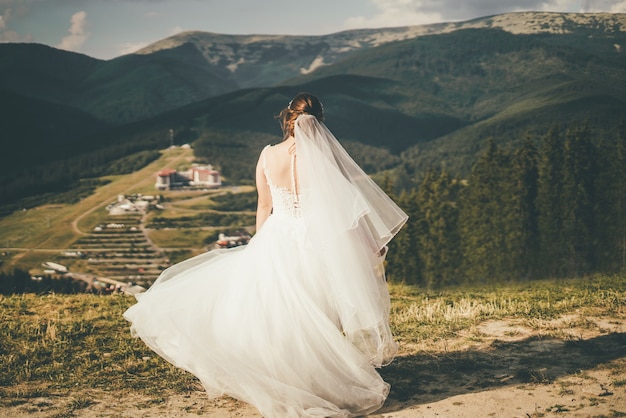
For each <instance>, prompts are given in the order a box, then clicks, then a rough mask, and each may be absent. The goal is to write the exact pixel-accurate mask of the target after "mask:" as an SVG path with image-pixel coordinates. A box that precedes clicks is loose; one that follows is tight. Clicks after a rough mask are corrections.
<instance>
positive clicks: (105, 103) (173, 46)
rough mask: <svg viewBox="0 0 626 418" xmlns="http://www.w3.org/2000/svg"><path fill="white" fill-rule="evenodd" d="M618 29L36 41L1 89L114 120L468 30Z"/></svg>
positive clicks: (571, 24)
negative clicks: (75, 44) (123, 42)
mask: <svg viewBox="0 0 626 418" xmlns="http://www.w3.org/2000/svg"><path fill="white" fill-rule="evenodd" d="M625 27H626V15H624V14H561V13H531V12H527V13H510V14H504V15H498V16H490V17H485V18H481V19H475V20H472V21H468V22H454V23H441V24H432V25H420V26H408V27H399V28H382V29H362V30H349V31H343V32H339V33H335V34H330V35H321V36H287V35H223V34H214V33H207V32H184V33H180V34H177V35H174V36H172V37H169V38H166V39H163V40H161V41H158V42H156V43H154V44H152V45H150V46H148V47H146V48H144V49H142V50H140V51H138V52H137V53H134V54H129V55H125V56H121V57H118V58H115V59H112V60H108V61H103V60H97V59H94V58H90V57H87V56H85V55H82V54H75V53H71V52H67V51H61V50H57V49H54V48H51V47H46V46H43V45H37V44H0V88H3V89H6V90H9V91H12V92H14V93H16V94H19V95H24V96H30V97H35V98H38V99H42V100H46V101H50V102H54V103H59V104H63V105H67V106H72V107H76V108H78V109H81V110H85V111H87V112H89V113H91V114H92V115H93V116H95V117H97V118H99V119H102V120H103V121H106V122H108V123H112V124H118V125H121V124H125V123H130V122H134V121H138V120H141V119H146V118H150V117H152V116H155V115H158V114H160V113H163V112H166V111H169V110H173V109H175V108H177V107H180V106H184V105H186V104H190V103H193V102H197V101H200V100H203V99H207V98H209V97H215V96H218V95H220V94H224V93H228V92H231V91H236V90H238V89H242V88H254V87H270V86H274V85H277V84H280V83H283V82H285V81H286V80H289V79H293V78H295V77H299V76H302V75H306V74H311V73H313V72H317V70H318V69H321V68H324V67H328V66H334V64H336V63H339V62H341V61H343V60H345V59H347V58H349V57H350V56H352V55H353V54H354V53H356V52H359V51H364V50H369V49H377V47H380V46H382V45H386V44H390V43H396V42H398V41H403V40H410V39H416V38H419V37H422V36H426V35H433V34H447V33H453V32H456V31H458V30H463V29H468V28H481V29H489V28H491V29H492V28H500V29H502V30H504V31H506V32H509V33H512V34H568V33H581V32H584V31H587V32H590V33H596V34H611V33H614V32H615V33H617V32H619V31H620V30H623V28H625Z"/></svg>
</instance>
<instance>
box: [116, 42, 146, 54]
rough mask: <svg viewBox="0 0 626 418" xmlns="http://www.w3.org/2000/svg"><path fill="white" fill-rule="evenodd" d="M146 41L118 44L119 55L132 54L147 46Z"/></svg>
mask: <svg viewBox="0 0 626 418" xmlns="http://www.w3.org/2000/svg"><path fill="white" fill-rule="evenodd" d="M148 45H149V43H148V42H124V43H123V44H122V45H120V50H119V51H120V55H126V54H132V53H134V52H137V51H139V50H140V49H141V48H145V47H146V46H148Z"/></svg>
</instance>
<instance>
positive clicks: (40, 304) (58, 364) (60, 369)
mask: <svg viewBox="0 0 626 418" xmlns="http://www.w3.org/2000/svg"><path fill="white" fill-rule="evenodd" d="M390 290H391V294H392V314H391V325H392V328H393V330H394V334H395V335H396V337H397V339H398V341H399V342H400V344H401V347H402V350H403V351H402V352H401V354H402V355H403V356H404V357H403V356H401V357H400V358H399V359H397V360H396V362H394V363H392V365H391V366H388V367H387V368H385V369H383V370H384V371H385V372H386V373H388V375H387V376H386V378H387V379H389V380H395V382H394V383H393V385H392V386H393V387H394V388H396V389H395V391H396V392H395V393H394V396H396V397H397V398H400V399H401V398H402V396H404V395H403V393H404V392H403V391H408V392H407V393H408V394H411V393H413V392H412V391H415V389H414V386H411V385H409V386H406V387H404V386H403V384H404V383H403V382H405V379H408V377H406V376H405V374H406V373H409V371H410V370H411V366H410V364H411V363H410V362H412V361H413V362H420V364H421V365H420V373H428V367H431V368H432V367H434V366H433V363H436V367H437V370H438V371H437V373H438V374H442V373H444V374H445V373H446V370H447V368H451V369H450V370H449V371H448V373H452V372H454V374H455V376H457V375H458V373H463V372H464V371H465V372H467V373H473V372H472V370H473V369H474V368H477V369H480V368H482V367H488V364H489V362H490V361H488V360H484V359H480V356H482V355H487V354H485V353H473V354H471V353H470V354H467V353H464V354H463V353H461V352H457V353H456V354H454V349H453V348H452V347H447V346H446V344H445V343H444V344H442V341H446V340H447V339H450V338H453V337H458V333H459V332H460V331H462V330H468V329H469V330H471V329H472V328H473V327H476V326H477V325H479V324H480V323H482V322H484V321H488V320H497V319H502V318H507V319H509V320H520V321H526V322H533V321H541V320H546V319H547V318H556V317H559V316H561V315H565V314H571V313H576V314H584V313H591V312H593V313H594V314H595V315H606V316H611V315H615V316H618V317H623V315H624V314H625V313H626V308H625V306H626V280H624V277H619V276H615V277H613V276H597V277H593V278H587V279H582V280H569V281H542V282H535V283H529V284H526V285H519V284H512V285H505V286H502V287H499V288H497V289H480V288H472V289H469V288H466V289H452V290H446V291H441V292H438V293H427V292H423V291H422V290H420V289H417V288H414V287H409V286H405V285H401V284H392V285H390ZM133 303H134V299H133V298H130V297H125V296H97V295H89V294H81V295H70V296H64V295H56V294H48V295H41V296H37V295H33V294H24V295H15V296H9V297H7V296H2V297H0V322H1V323H2V324H3V326H2V328H0V363H2V365H3V367H2V369H1V370H0V407H2V406H4V407H7V406H11V405H18V404H20V402H23V401H24V399H30V398H34V397H41V396H53V395H54V396H69V394H70V393H71V394H78V395H72V396H73V397H74V399H75V402H73V403H71V405H73V408H75V409H80V408H84V407H85V401H86V398H84V397H82V395H80V393H81V391H86V390H91V389H102V390H106V391H109V392H115V391H120V392H123V391H128V390H132V391H138V392H141V393H144V394H145V395H146V396H153V397H154V396H161V395H162V394H163V393H166V392H167V391H174V392H177V393H181V392H186V391H191V390H198V388H199V386H198V383H197V381H196V380H195V378H194V377H192V376H191V375H190V374H188V373H185V372H182V371H180V370H178V369H176V368H174V367H173V366H170V365H169V364H168V363H167V362H165V361H163V360H162V359H161V358H159V357H158V356H157V355H156V354H154V353H153V352H152V351H150V350H149V349H148V348H147V347H146V346H145V345H144V344H143V343H142V342H141V341H139V340H137V339H135V338H132V337H131V335H130V333H129V330H128V323H126V321H125V320H124V319H123V318H122V313H123V312H124V310H126V309H127V308H128V307H129V306H131V305H132V304H133ZM611 338H616V337H611ZM532 341H536V342H541V339H538V340H532V339H531V340H530V342H532ZM598 344H599V343H598ZM603 344H606V341H605V342H603ZM416 346H420V347H422V349H421V350H422V351H420V350H418V352H417V353H416V352H415V350H414V349H413V347H416ZM495 347H498V346H497V345H496V346H495ZM564 347H565V349H572V350H578V351H580V352H583V354H584V350H585V349H587V350H590V351H593V350H595V349H596V348H597V347H596V348H594V347H595V346H592V347H587V348H585V347H583V346H577V345H572V346H564ZM449 350H452V351H449ZM578 351H577V352H578ZM420 352H422V353H423V355H422V354H419V353H420ZM446 353H447V354H446ZM407 354H410V355H409V356H408V357H406V355H407ZM588 354H589V355H590V356H593V355H596V354H597V353H593V352H592V353H588ZM468 355H469V356H470V357H469V359H468V358H465V357H464V356H468ZM442 356H443V357H442ZM455 356H460V357H459V358H456V357H455ZM539 357H541V356H539ZM435 358H438V360H437V361H436V362H433V359H435ZM461 360H462V361H461ZM540 360H541V358H540ZM508 361H509V360H507V362H508ZM533 361H534V357H533V356H530V357H527V358H525V359H524V361H522V362H520V363H521V364H524V366H525V369H523V370H522V371H519V372H518V373H517V376H516V378H517V379H518V381H522V382H531V383H538V384H546V383H549V382H551V381H552V380H553V378H552V375H551V374H550V372H547V371H545V368H542V366H541V364H534V363H533ZM526 363H528V364H526ZM396 364H397V366H394V365H396ZM425 364H429V366H425ZM507 364H508V363H507ZM452 369H453V370H452ZM620 370H621V372H624V370H623V366H622V369H620ZM411 376H413V375H411ZM410 379H414V377H411V378H410ZM614 380H615V382H614V386H616V387H621V386H623V385H624V381H625V380H624V374H623V373H622V374H621V375H620V374H619V373H618V374H616V376H615V379H614ZM410 382H413V381H412V380H411V381H410ZM410 382H409V383H410ZM405 383H406V382H405ZM409 383H406V384H407V385H408V384H409ZM411 384H412V383H411ZM487 384H488V385H496V384H497V383H493V382H491V381H489V382H487ZM406 396H409V395H406Z"/></svg>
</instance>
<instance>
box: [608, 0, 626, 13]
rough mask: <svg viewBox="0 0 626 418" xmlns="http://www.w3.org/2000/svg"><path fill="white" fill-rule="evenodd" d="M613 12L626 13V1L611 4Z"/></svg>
mask: <svg viewBox="0 0 626 418" xmlns="http://www.w3.org/2000/svg"><path fill="white" fill-rule="evenodd" d="M609 11H610V12H611V13H626V1H623V2H621V3H617V4H614V5H612V6H611V10H609Z"/></svg>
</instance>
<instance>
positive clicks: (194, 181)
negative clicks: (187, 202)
mask: <svg viewBox="0 0 626 418" xmlns="http://www.w3.org/2000/svg"><path fill="white" fill-rule="evenodd" d="M189 177H190V178H191V181H190V183H189V184H190V185H192V186H196V187H208V188H210V189H217V188H219V187H220V186H221V185H222V176H221V175H220V172H219V171H217V170H214V169H213V166H211V165H210V164H209V165H199V164H194V165H193V167H191V169H190V170H189Z"/></svg>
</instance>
